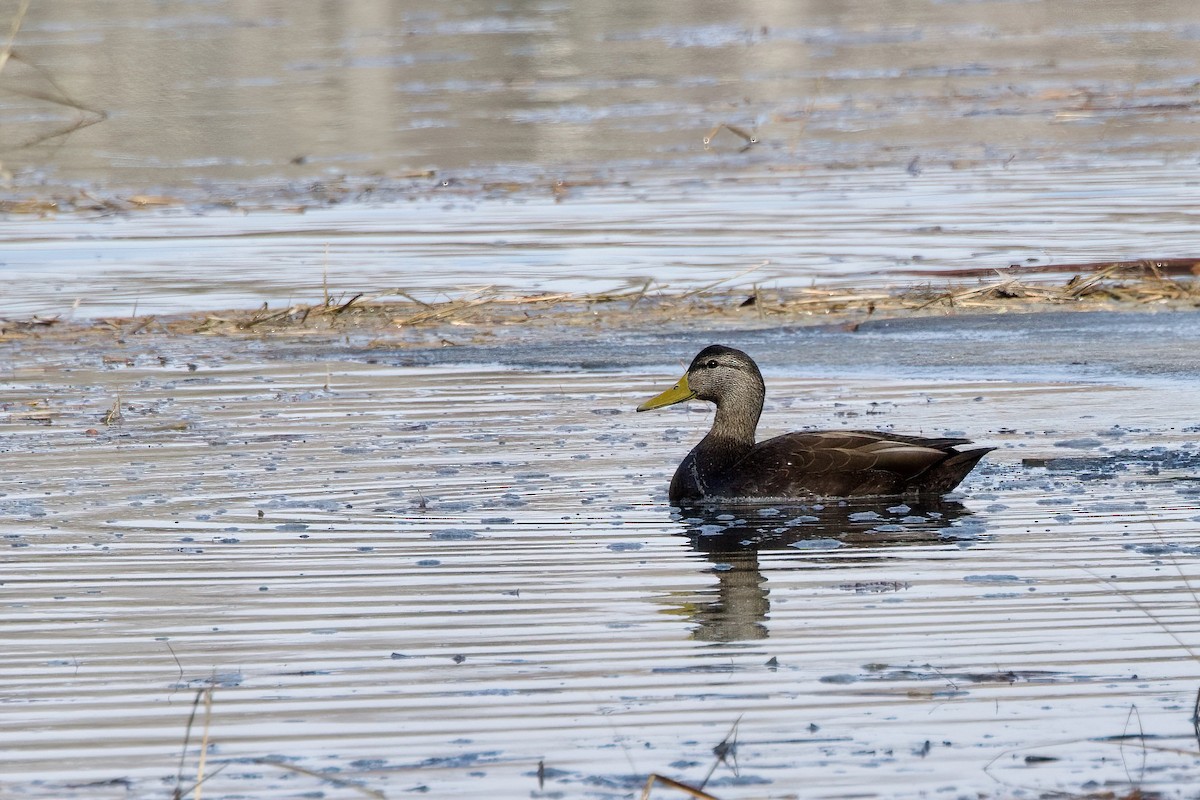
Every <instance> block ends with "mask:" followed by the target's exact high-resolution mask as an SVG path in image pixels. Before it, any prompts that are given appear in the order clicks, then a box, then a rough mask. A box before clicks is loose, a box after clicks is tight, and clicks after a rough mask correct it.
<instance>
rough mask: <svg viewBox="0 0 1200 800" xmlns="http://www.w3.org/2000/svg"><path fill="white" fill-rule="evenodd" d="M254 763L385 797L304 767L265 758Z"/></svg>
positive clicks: (377, 798) (375, 791)
mask: <svg viewBox="0 0 1200 800" xmlns="http://www.w3.org/2000/svg"><path fill="white" fill-rule="evenodd" d="M254 763H255V764H264V765H269V766H272V767H278V768H279V769H286V770H289V771H291V772H295V773H298V774H300V775H309V776H311V777H313V778H320V779H321V780H323V781H329V782H330V783H332V784H333V785H334V786H336V787H338V788H339V789H353V790H354V791H356V792H359V793H360V794H364V795H366V796H367V797H374V798H376V800H384V797H385V796H384V794H383V792H381V791H379V790H378V789H368V788H367V787H365V786H360V785H359V784H358V783H356V782H354V781H351V780H347V779H345V778H336V777H334V776H332V775H326V774H325V773H323V772H317V771H316V770H312V769H305V768H304V767H297V766H296V765H294V764H285V763H283V762H282V761H272V760H270V759H267V758H256V759H254Z"/></svg>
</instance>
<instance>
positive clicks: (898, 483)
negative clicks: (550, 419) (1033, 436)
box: [637, 344, 995, 506]
mask: <svg viewBox="0 0 1200 800" xmlns="http://www.w3.org/2000/svg"><path fill="white" fill-rule="evenodd" d="M765 397H766V383H765V382H764V381H763V377H762V373H761V372H760V371H759V369H758V365H757V364H755V363H754V359H752V358H751V357H750V356H749V355H747V354H746V353H744V352H742V351H741V350H736V349H734V348H732V347H725V346H723V345H716V344H715V345H711V346H709V347H706V348H704V349H703V350H701V351H700V352H699V353H698V354H697V355H696V357H695V358H694V359H692V363H691V365H690V366H689V367H688V369H687V372H686V373H684V375H683V377H682V378H680V379H679V381H678V382H676V384H675V385H674V386H672V387H671V388H670V389H667V390H666V391H664V392H662V393H660V394H658V395H655V396H654V397H652V398H650V399H649V400H647V401H645V402H644V403H642V404H641V405H639V406H638V407H637V410H638V411H650V410H652V409H656V408H663V407H665V406H671V405H675V404H676V403H683V402H686V401H688V400H692V399H697V400H706V401H708V402H710V403H713V404H715V405H716V407H717V412H716V415H715V416H714V417H713V422H712V429H711V430H709V432H708V434H707V435H706V436H705V437H704V438H703V439H701V440H700V443H699V444H697V445H696V446H695V447H693V448H692V450H691V452H690V453H688V454H687V456H686V457H685V458H684V459H683V461H682V463H680V465H679V467H678V469H676V470H675V475H674V477H672V478H671V486H670V489H669V492H668V496H669V498H670V501H671V504H672V505H674V506H681V505H684V504H689V503H697V502H706V501H713V500H726V501H749V502H753V501H756V500H776V501H778V500H798V501H812V500H815V499H831V498H849V497H889V496H901V497H914V498H918V499H927V500H931V499H934V498H937V497H940V496H941V495H943V494H945V493H947V492H949V491H951V490H953V489H954V487H956V486H958V484H959V483H961V482H962V480H963V479H964V478H965V477H966V476H967V473H969V472H970V471H971V470H972V469H974V468H975V465H976V464H978V463H979V460H980V459H981V458H983V457H984V456H985V455H986V454H987V453H989V452H991V451H992V450H994V449H995V448H992V447H977V448H972V449H966V450H960V449H959V448H960V447H962V446H963V445H970V444H972V442H971V440H970V439H956V438H931V437H926V436H907V435H899V434H894V433H888V432H883V431H858V430H844V431H842V430H838V431H797V432H794V433H785V434H783V435H782V436H776V437H774V438H772V439H766V440H764V441H761V442H756V441H755V431H756V429H757V428H758V420H759V417H760V416H761V415H762V408H763V399H764V398H765Z"/></svg>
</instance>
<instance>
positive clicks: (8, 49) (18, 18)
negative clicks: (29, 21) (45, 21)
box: [0, 0, 32, 72]
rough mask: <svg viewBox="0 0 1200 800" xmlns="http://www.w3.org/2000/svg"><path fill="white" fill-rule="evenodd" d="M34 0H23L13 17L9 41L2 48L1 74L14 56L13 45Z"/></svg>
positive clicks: (0, 52) (0, 58)
mask: <svg viewBox="0 0 1200 800" xmlns="http://www.w3.org/2000/svg"><path fill="white" fill-rule="evenodd" d="M31 2H32V0H21V5H20V6H18V7H17V13H16V14H14V15H13V19H12V24H11V25H10V26H9V29H8V41H6V42H5V43H4V46H3V47H0V72H3V71H4V66H5V65H6V64H7V63H8V59H9V58H10V57H11V56H12V50H13V44H14V43H15V42H16V41H17V34H18V33H20V32H21V24H22V23H23V22H25V15H26V14H27V13H29V4H30V3H31Z"/></svg>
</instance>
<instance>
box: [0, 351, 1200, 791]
mask: <svg viewBox="0 0 1200 800" xmlns="http://www.w3.org/2000/svg"><path fill="white" fill-rule="evenodd" d="M207 341H208V340H206V341H204V342H199V343H197V342H195V341H191V342H189V341H186V340H168V339H160V340H136V339H135V340H133V341H132V342H131V343H130V344H127V345H124V346H122V345H120V344H117V343H114V344H113V345H112V346H111V348H110V349H109V350H108V351H106V352H108V353H109V357H108V359H107V362H106V363H105V364H99V363H98V362H97V361H96V360H95V359H93V358H90V357H88V356H87V355H81V354H80V353H79V351H78V350H71V349H69V348H67V349H60V350H56V349H54V348H52V347H48V346H42V347H40V348H39V349H38V352H39V353H40V358H39V361H38V363H37V365H36V366H35V365H34V364H33V363H32V360H31V359H30V360H29V361H27V362H26V363H23V364H22V365H21V366H17V367H12V368H10V369H9V370H8V372H7V373H6V374H5V375H4V377H3V383H2V386H0V388H2V390H3V396H4V406H3V415H2V416H0V437H2V439H0V441H2V442H3V445H2V453H3V458H4V460H5V464H6V472H7V473H8V479H7V480H6V482H5V484H4V486H3V488H2V490H0V491H2V492H3V494H0V538H2V540H3V542H4V543H6V544H7V545H8V547H7V548H6V555H5V556H4V557H3V562H2V564H3V576H2V577H0V602H2V603H3V609H4V613H3V615H2V616H3V622H0V628H2V629H3V632H4V633H3V636H4V640H5V648H4V649H3V652H2V653H0V706H3V708H4V713H3V715H0V774H3V775H4V778H3V779H0V786H3V787H4V789H5V790H6V791H7V792H8V793H9V794H11V795H12V796H16V797H19V796H27V797H49V796H61V795H64V794H67V795H70V794H74V795H77V796H98V793H100V794H104V793H113V792H116V793H123V792H124V791H125V789H123V788H121V787H122V786H126V787H129V788H130V790H131V791H132V792H133V793H134V794H135V795H138V796H142V795H147V794H152V793H161V792H166V791H168V790H169V788H170V787H171V786H172V785H173V783H174V779H175V778H174V776H175V774H176V769H177V761H178V758H179V754H180V747H181V742H182V739H183V732H184V729H185V726H186V722H187V718H188V715H189V713H190V709H191V702H192V699H193V692H194V690H195V689H196V688H197V687H204V686H215V687H216V689H215V691H214V694H213V708H212V717H211V728H210V730H209V734H208V736H209V740H210V743H211V745H210V751H209V753H208V756H207V765H208V769H209V770H215V769H218V768H219V769H220V771H219V773H217V774H216V775H215V776H214V777H212V778H211V779H209V780H208V781H207V782H206V784H205V788H204V794H205V796H212V797H220V796H230V795H234V794H237V793H242V792H251V793H253V794H254V796H256V797H258V796H262V797H269V796H295V795H296V794H299V793H305V792H317V791H324V792H327V793H334V792H335V788H336V787H335V786H334V785H331V783H330V782H329V780H340V781H351V782H354V784H355V785H359V786H362V787H365V788H368V789H371V790H376V791H383V792H385V793H386V794H387V795H388V796H399V795H402V794H405V793H408V792H411V791H420V792H423V793H428V794H429V795H430V796H439V797H449V796H463V795H465V794H468V793H472V792H478V791H489V792H499V793H501V794H505V795H516V794H521V795H524V794H533V795H542V796H563V797H624V796H627V795H628V794H629V793H630V792H631V791H633V790H634V788H635V786H637V785H638V783H639V782H640V781H642V780H644V778H645V775H646V774H647V773H649V772H652V771H658V772H663V773H666V774H670V775H672V776H673V777H677V778H681V779H684V780H688V781H691V782H693V783H698V782H699V781H700V780H701V779H702V778H703V777H704V774H705V773H706V772H707V771H708V769H709V767H710V766H711V764H712V763H713V760H714V758H713V755H712V748H713V747H714V746H716V745H717V744H718V743H719V742H721V740H722V739H723V738H724V737H725V736H726V735H727V734H728V733H729V731H730V729H731V727H732V726H733V725H734V724H735V722H736V723H737V731H736V741H737V748H736V770H735V769H734V768H733V766H732V763H731V764H730V765H725V766H719V767H718V768H717V769H716V771H715V773H714V775H713V779H712V781H710V783H709V786H710V787H711V788H712V790H713V791H715V792H716V793H717V794H718V795H719V796H722V797H748V796H749V797H759V796H764V795H770V796H776V795H781V794H782V795H788V794H791V793H794V792H795V791H796V790H797V788H798V787H801V786H803V787H805V788H804V791H805V792H806V793H807V794H811V795H812V796H819V797H826V796H844V795H845V794H846V793H848V792H851V793H855V794H882V795H885V796H888V797H917V796H926V795H928V794H930V793H934V792H937V793H945V794H948V795H949V796H965V795H974V794H975V793H976V792H982V793H984V794H993V795H995V794H1000V795H1003V794H1009V793H1014V792H1018V791H1024V790H1026V789H1028V790H1029V791H1037V792H1043V791H1052V790H1065V791H1072V792H1076V791H1086V790H1089V789H1090V788H1098V787H1099V788H1104V789H1110V788H1111V789H1113V790H1115V791H1124V790H1125V789H1127V788H1128V787H1129V786H1130V785H1138V786H1142V787H1144V788H1147V789H1162V790H1164V791H1168V792H1169V793H1170V792H1174V793H1177V794H1179V795H1180V796H1186V793H1187V790H1186V789H1184V788H1183V787H1186V786H1189V785H1194V783H1195V780H1196V779H1197V777H1198V776H1197V773H1196V766H1195V764H1196V757H1195V754H1196V747H1197V743H1196V741H1195V738H1194V733H1193V730H1192V726H1191V722H1190V721H1189V720H1190V718H1191V713H1192V703H1193V700H1194V698H1195V695H1196V691H1197V688H1198V686H1200V683H1198V681H1197V678H1198V667H1197V664H1196V660H1195V658H1194V656H1193V651H1192V649H1191V648H1193V647H1195V646H1196V645H1197V639H1196V636H1197V635H1198V633H1200V630H1198V628H1197V623H1196V620H1197V606H1198V600H1197V597H1196V595H1195V592H1194V587H1195V586H1196V585H1197V581H1200V575H1198V574H1197V563H1198V562H1197V558H1198V556H1200V535H1198V533H1197V524H1196V520H1197V519H1200V490H1198V489H1197V485H1196V483H1195V476H1196V474H1197V473H1196V462H1197V458H1196V451H1195V449H1194V446H1193V444H1192V442H1191V439H1192V438H1193V437H1194V430H1195V428H1194V427H1188V426H1189V425H1191V426H1194V425H1195V423H1196V420H1193V419H1188V420H1187V424H1181V420H1180V418H1179V416H1178V410H1180V409H1187V408H1190V407H1192V406H1191V399H1192V386H1191V385H1190V383H1189V382H1188V381H1186V380H1183V379H1173V378H1169V377H1158V378H1154V379H1148V378H1142V379H1135V378H1130V377H1121V376H1114V377H1113V378H1112V379H1110V380H1105V381H1094V380H1090V381H1086V382H1080V381H1077V380H1073V379H1070V378H1069V377H1067V376H1063V378H1062V379H1059V380H1047V379H1044V378H1043V379H1037V380H1031V379H1022V378H1021V377H1020V371H1019V370H1012V369H1009V370H1005V369H1001V370H990V369H989V370H984V369H980V370H979V371H978V374H977V375H976V376H974V377H971V376H970V375H963V374H960V375H959V376H958V377H954V378H945V377H942V378H938V377H936V371H933V370H927V369H926V370H921V369H915V370H913V371H912V372H911V377H907V378H900V377H897V378H880V377H879V376H878V375H875V376H874V377H871V376H870V375H869V374H863V375H861V376H857V377H856V376H855V375H854V374H851V375H850V377H848V378H845V377H843V378H840V379H835V378H833V377H822V376H819V375H813V374H806V373H805V372H804V370H802V369H800V370H797V369H793V368H789V369H786V370H780V369H775V370H769V371H768V381H769V386H770V396H769V399H768V407H767V410H766V414H765V418H764V423H763V433H768V432H772V431H775V432H777V431H780V430H783V429H787V428H792V427H798V426H799V425H801V424H812V425H820V426H826V427H838V426H847V427H877V426H894V427H895V428H896V429H897V430H909V431H918V430H919V431H923V432H926V433H944V432H950V431H959V432H962V433H965V434H966V435H968V436H970V437H972V438H975V439H976V440H978V441H980V442H982V443H986V444H992V445H997V446H999V448H1000V449H999V450H997V451H996V452H995V453H993V454H992V456H990V457H989V458H988V459H987V461H986V463H985V465H983V466H982V467H981V468H980V469H979V470H977V472H976V473H975V474H973V475H972V476H971V477H970V478H969V479H968V480H967V482H966V483H965V484H964V486H963V487H962V489H963V491H962V493H961V496H960V497H959V500H958V501H957V502H955V503H951V504H949V505H947V506H944V507H941V508H933V509H922V508H906V507H902V506H897V505H886V504H885V505H884V506H883V507H851V508H839V507H832V508H826V509H813V508H779V509H766V510H754V509H734V510H732V511H733V513H732V514H731V515H729V517H726V518H722V517H720V516H715V515H714V516H713V517H711V518H707V519H691V518H680V517H679V516H678V515H677V514H673V513H672V512H671V511H670V509H669V508H668V506H667V505H666V502H665V489H666V482H667V480H668V478H669V476H670V472H671V470H672V469H673V465H674V463H675V462H676V460H677V459H678V458H679V457H680V456H681V455H682V454H683V452H684V451H685V450H686V449H687V448H688V447H689V446H690V444H691V442H692V441H694V440H695V439H696V438H698V437H699V436H700V435H701V434H702V432H703V430H704V429H705V428H706V426H707V424H708V421H709V417H708V415H707V413H704V412H703V411H701V409H700V408H699V407H698V406H697V407H693V408H690V409H685V408H677V409H672V410H668V411H664V412H661V413H657V414H634V413H633V412H632V408H633V406H634V405H635V404H636V403H637V402H638V401H639V400H640V399H643V398H644V397H646V396H648V395H649V394H651V393H653V392H654V391H656V390H657V389H658V388H661V387H662V386H663V385H665V384H667V383H668V382H669V381H672V380H674V378H675V377H677V375H676V367H675V366H674V360H675V356H676V353H674V352H673V351H667V350H661V351H659V358H660V359H661V360H660V361H659V365H658V366H655V367H652V368H648V369H647V368H642V369H640V370H638V372H636V373H635V374H633V375H632V376H631V375H629V374H628V373H627V371H626V370H624V369H621V368H620V361H619V359H614V360H613V361H611V362H610V364H611V366H604V365H603V364H597V365H596V366H594V367H592V368H589V369H585V370H582V371H581V370H579V369H577V368H576V369H570V370H564V369H562V368H559V369H552V368H532V367H521V366H516V365H511V364H510V365H509V366H503V363H504V362H503V357H501V359H502V363H501V364H497V363H491V364H488V363H484V362H481V363H478V364H477V365H475V366H469V367H464V366H462V365H455V364H447V365H445V366H438V365H436V364H426V365H424V366H406V365H405V364H411V355H410V354H403V355H402V354H395V355H393V354H391V353H389V352H387V351H386V350H385V351H379V350H371V351H365V350H364V351H360V352H359V353H358V354H357V356H353V357H351V358H346V357H345V356H342V357H339V358H338V359H337V360H332V359H331V358H329V357H328V356H323V355H321V352H322V350H321V348H315V349H304V350H297V349H289V348H282V349H280V348H279V347H275V348H272V347H269V346H266V345H261V344H256V343H252V342H247V343H237V342H230V341H220V342H218V343H217V345H215V346H214V345H212V344H208V343H206V342H207ZM27 347H29V345H27ZM351 352H353V351H351ZM189 364H190V365H193V366H194V367H195V369H192V368H191V367H190V366H189ZM117 398H119V399H120V403H121V408H122V411H123V419H122V421H121V422H120V423H119V424H112V425H107V426H106V425H104V424H102V423H101V422H100V417H101V416H102V415H104V414H105V412H106V411H107V410H109V409H110V408H111V407H112V405H113V403H114V401H115V400H116V399H117ZM1064 459H1068V460H1064ZM1069 459H1074V460H1069ZM1023 462H1026V463H1027V464H1029V465H1035V466H1028V465H1027V466H1022V463H1023ZM1039 464H1044V465H1046V466H1036V465H1039ZM729 528H732V530H728V529H729ZM748 542H757V545H756V546H751V545H750V544H748ZM1134 734H1144V735H1145V737H1146V738H1145V739H1136V740H1130V739H1122V738H1121V737H1123V736H1131V735H1134ZM200 738H201V726H200V725H199V724H198V725H197V726H196V728H195V730H194V731H193V742H192V746H191V748H190V749H189V751H188V756H187V766H186V774H190V775H191V776H192V777H193V778H194V776H195V771H196V762H197V757H198V753H197V749H198V744H197V743H198V741H199V740H200ZM266 762H277V763H282V764H284V765H288V766H290V767H292V768H294V769H288V768H286V767H281V766H277V765H272V764H271V763H266ZM539 764H541V765H542V780H543V782H544V787H543V788H539V778H538V771H539ZM312 772H318V773H320V774H321V775H323V776H325V778H327V779H329V780H322V779H321V778H318V777H316V776H314V775H313V774H312ZM105 782H116V783H105ZM185 783H186V781H185ZM342 791H344V787H343V790H342Z"/></svg>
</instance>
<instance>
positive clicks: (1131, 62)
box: [0, 0, 1200, 318]
mask: <svg viewBox="0 0 1200 800" xmlns="http://www.w3.org/2000/svg"><path fill="white" fill-rule="evenodd" d="M18 7H19V4H18V3H15V2H13V3H8V4H0V18H3V19H8V18H9V17H10V16H12V15H15V14H16V12H17V10H18ZM1064 20H1071V22H1070V24H1064ZM21 22H22V24H21V27H20V31H19V34H18V36H17V39H16V41H15V53H16V56H17V57H16V58H14V59H10V60H9V61H8V62H7V63H6V64H5V65H4V67H3V69H2V70H0V121H2V122H3V124H2V125H0V212H8V211H10V210H16V211H22V210H23V211H27V212H32V213H24V214H22V213H12V214H3V215H0V278H2V279H4V280H5V281H6V282H8V283H10V284H12V285H16V286H19V287H20V288H21V291H19V292H12V293H7V294H6V296H5V298H4V300H3V301H2V302H0V316H4V317H12V316H29V315H32V314H41V315H58V316H71V315H73V316H75V317H87V318H93V317H102V316H117V315H119V316H128V315H133V314H136V313H142V314H165V313H176V312H180V311H191V310H197V309H202V310H210V309H213V308H221V307H254V306H257V305H259V304H261V303H262V302H269V303H270V304H271V305H272V306H278V305H281V304H286V303H288V302H292V301H296V302H299V301H304V302H313V301H318V300H319V299H320V298H322V297H323V296H324V293H325V291H326V290H328V291H330V292H332V293H333V295H334V296H345V297H350V296H353V295H354V294H356V293H359V292H363V293H366V294H369V295H376V294H380V293H386V292H389V291H395V290H401V291H406V292H416V293H417V294H418V295H419V296H421V297H424V298H430V297H438V296H441V295H442V294H445V293H450V294H456V293H461V292H464V291H470V290H472V289H475V288H478V287H481V286H494V287H497V288H499V289H502V290H511V291H515V292H531V291H551V292H560V291H570V292H595V291H609V290H612V289H614V288H618V287H621V286H624V285H626V284H635V285H641V284H643V283H644V282H646V281H650V282H652V283H653V285H654V286H655V287H664V286H665V287H670V288H671V289H673V290H676V291H682V290H686V289H695V288H698V287H701V286H705V285H707V284H710V283H712V282H714V281H718V280H720V281H725V282H726V285H728V284H730V283H737V284H740V285H742V286H745V287H749V286H751V285H752V284H758V285H762V286H768V287H769V286H772V285H788V286H797V285H807V284H809V283H811V282H814V281H815V282H820V283H831V284H836V283H853V284H857V285H877V284H883V283H896V282H901V283H908V282H911V281H914V280H917V281H921V280H940V279H941V278H943V277H944V276H946V275H947V274H949V273H956V272H961V271H963V270H974V271H975V273H974V274H977V275H984V276H987V277H989V278H990V277H991V276H992V272H991V271H992V270H999V269H1004V268H1006V267H1008V266H1009V265H1010V264H1021V265H1026V266H1029V265H1033V266H1037V265H1046V264H1051V263H1060V264H1061V263H1064V262H1068V263H1069V262H1093V261H1107V260H1114V259H1139V258H1167V257H1180V258H1192V257H1195V256H1196V251H1195V241H1194V235H1193V232H1194V231H1195V230H1196V227H1197V212H1196V209H1197V208H1198V207H1200V198H1198V197H1197V192H1198V189H1197V186H1198V182H1197V179H1196V169H1195V168H1196V164H1197V156H1198V155H1200V154H1198V153H1197V150H1196V146H1195V142H1196V137H1195V132H1194V116H1195V108H1196V103H1197V99H1196V93H1195V89H1194V87H1195V79H1196V75H1197V74H1198V72H1200V62H1198V58H1200V56H1198V54H1200V48H1198V47H1197V46H1196V42H1197V39H1198V38H1200V33H1198V31H1200V16H1198V15H1197V11H1196V7H1195V4H1194V3H1193V2H1191V0H1163V2H1158V3H1155V4H1153V5H1152V6H1145V5H1143V6H1131V5H1130V4H1128V3H1124V2H1116V0H1072V2H1068V3H1066V4H1064V3H1062V2H1056V3H1046V2H1022V3H1011V2H968V3H958V2H950V3H947V2H927V1H925V0H913V1H912V2H902V3H891V4H888V5H887V7H885V8H881V7H880V5H879V4H878V3H874V2H865V0H853V1H852V2H836V3H834V2H822V1H820V0H812V1H811V2H804V3H793V2H760V3H755V4H753V6H750V7H741V6H738V5H736V4H727V3H726V4H714V3H710V2H688V3H676V4H660V5H656V6H654V7H647V6H646V5H645V4H644V3H640V2H639V3H629V2H623V3H608V4H602V7H592V6H590V5H587V4H579V3H556V2H546V3H519V4H511V3H506V2H492V1H491V0H467V1H466V2H459V3H455V4H454V5H452V6H447V5H445V4H444V3H442V2H428V1H427V2H416V3H405V4H404V6H403V8H399V7H391V6H388V5H387V4H382V5H381V4H379V3H375V2H365V1H353V2H345V3H339V4H336V6H312V7H308V6H303V5H296V4H265V5H260V4H255V5H251V6H246V5H245V4H239V3H231V2H226V1H225V0H216V1H215V2H214V1H212V0H184V1H182V2H177V3H169V4H164V3H161V2H156V1H155V0H139V1H138V2H129V3H123V4H122V5H121V7H120V8H119V9H112V8H107V7H105V8H103V9H101V8H100V7H99V6H97V5H96V4H94V3H87V2H78V1H77V0H72V1H71V2H59V3H52V4H33V5H31V6H30V7H29V9H28V12H27V14H26V15H25V16H24V18H23V19H22V21H21ZM56 98H57V101H56ZM68 99H69V100H70V103H68V104H66V105H64V103H66V102H67V100H68ZM71 104H74V105H71ZM79 105H82V106H85V107H87V108H89V109H95V110H96V111H98V112H103V114H104V115H105V116H103V117H99V116H97V115H95V114H91V115H89V113H85V112H83V111H80V110H78V109H77V108H75V106H79ZM80 121H92V122H94V124H90V125H87V126H86V127H74V126H76V125H77V123H79V122H80ZM720 125H730V126H733V128H734V129H736V130H739V131H743V133H747V134H749V135H752V136H753V137H754V138H755V139H756V141H755V142H754V143H753V145H752V146H750V147H749V148H748V149H747V148H746V140H745V139H743V138H742V137H741V136H739V135H738V134H737V133H734V132H732V131H731V130H730V129H729V128H727V127H726V128H718V127H717V126H720ZM714 129H717V132H716V133H715V134H714V133H713V130H714ZM706 138H707V139H708V140H709V141H708V143H707V144H705V140H706ZM160 202H165V203H168V204H171V203H174V204H175V205H174V206H172V207H168V208H166V209H157V210H147V207H146V203H149V204H150V206H149V207H150V208H151V209H156V208H157V206H156V204H157V203H160ZM302 212H303V213H302ZM39 214H40V215H43V216H44V217H45V218H39ZM752 268H753V269H752Z"/></svg>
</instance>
